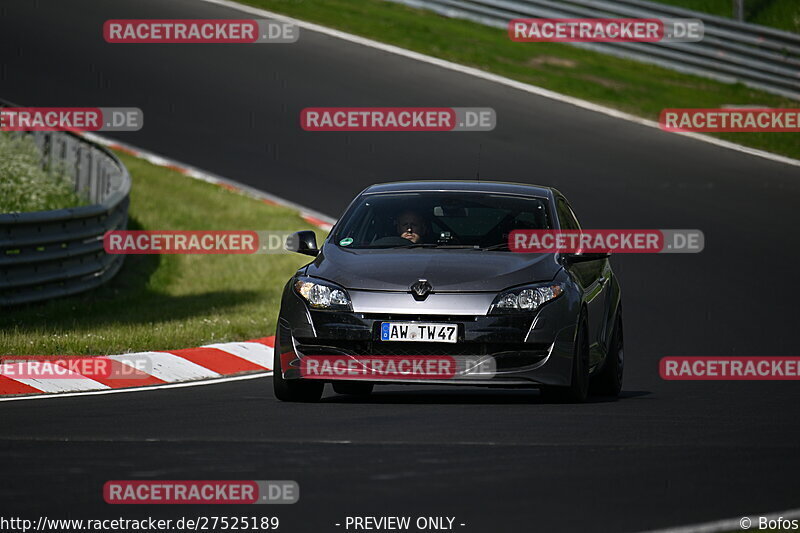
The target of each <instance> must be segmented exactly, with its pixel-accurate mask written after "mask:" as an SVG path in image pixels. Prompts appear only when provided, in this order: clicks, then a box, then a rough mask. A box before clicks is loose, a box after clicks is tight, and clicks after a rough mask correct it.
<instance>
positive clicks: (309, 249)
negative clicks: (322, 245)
mask: <svg viewBox="0 0 800 533" xmlns="http://www.w3.org/2000/svg"><path fill="white" fill-rule="evenodd" d="M286 249H287V250H289V251H290V252H297V253H299V254H305V255H310V256H312V257H316V256H317V255H319V248H317V236H316V235H315V234H314V232H313V231H310V230H305V231H298V232H296V233H292V235H290V236H289V238H288V239H287V240H286Z"/></svg>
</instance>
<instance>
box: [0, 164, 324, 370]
mask: <svg viewBox="0 0 800 533" xmlns="http://www.w3.org/2000/svg"><path fill="white" fill-rule="evenodd" d="M120 158H121V159H122V161H123V163H125V165H127V167H128V168H129V169H130V172H131V175H132V176H133V188H132V192H131V207H130V217H131V223H130V225H129V229H148V230H177V229H180V230H256V231H258V230H292V231H295V230H300V229H309V224H308V223H307V222H305V221H304V220H303V219H301V218H300V217H299V216H298V214H297V213H296V212H295V211H294V210H291V209H287V208H283V207H276V206H270V205H267V204H265V203H263V202H260V201H258V200H254V199H251V198H248V197H245V196H243V195H240V194H237V193H235V192H231V191H228V190H225V189H223V188H221V187H217V186H215V185H211V184H208V183H204V182H201V181H197V180H193V179H191V178H187V177H185V176H182V175H181V174H179V173H177V172H175V171H172V170H168V169H164V168H160V167H156V166H154V165H151V164H149V163H147V162H145V161H143V160H140V159H136V158H133V157H130V156H127V155H124V154H120ZM317 235H318V239H320V241H318V242H321V238H322V237H323V236H324V233H321V232H318V233H317ZM309 260H310V258H308V257H306V256H301V255H298V254H282V255H130V256H128V257H127V258H126V260H125V264H124V266H123V268H122V270H121V271H120V273H119V274H118V275H117V276H116V277H115V278H114V279H113V280H112V281H111V282H110V283H109V284H107V285H105V286H103V287H101V288H99V289H97V290H94V291H90V292H87V293H84V294H82V295H77V296H74V297H69V298H62V299H57V300H52V301H49V302H46V303H42V304H34V305H28V306H25V307H21V308H19V307H16V308H6V309H4V310H3V313H2V314H1V315H0V347H2V348H0V350H1V353H2V354H5V355H33V354H50V355H67V354H113V353H122V352H126V351H145V350H161V349H174V348H187V347H193V346H198V345H201V344H206V343H210V342H225V341H241V340H246V339H251V338H257V337H263V336H268V335H273V334H274V332H275V320H276V317H277V313H278V306H279V302H280V294H281V290H282V289H283V285H284V284H285V282H286V281H287V280H288V279H289V277H290V276H291V275H292V273H293V272H294V271H295V270H296V269H297V268H298V267H299V266H301V265H303V264H304V263H307V262H308V261H309Z"/></svg>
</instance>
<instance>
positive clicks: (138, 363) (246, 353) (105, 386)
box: [0, 337, 275, 396]
mask: <svg viewBox="0 0 800 533" xmlns="http://www.w3.org/2000/svg"><path fill="white" fill-rule="evenodd" d="M274 342H275V337H264V338H262V339H254V340H250V341H246V342H226V343H218V344H208V345H205V346H201V347H199V348H188V349H183V350H170V351H164V352H137V353H126V354H120V355H106V356H91V357H81V356H65V357H62V358H60V359H53V358H52V357H51V356H30V357H19V356H3V359H6V360H9V359H13V360H14V361H15V362H13V363H2V361H0V396H18V395H26V396H27V395H43V394H44V395H49V394H63V393H75V392H86V391H101V390H109V389H126V388H131V387H136V388H140V387H152V386H158V385H164V384H168V383H180V382H188V381H197V380H209V379H216V378H221V377H223V376H232V375H240V374H253V373H259V374H265V373H267V372H271V370H272V353H273V345H274ZM98 357H99V358H102V359H105V360H107V361H108V362H109V363H110V368H111V372H110V377H108V378H102V377H98V376H92V377H91V378H89V377H86V376H83V375H81V374H78V373H76V372H74V371H70V370H64V368H65V365H64V361H65V360H66V359H69V361H70V362H73V361H80V360H81V359H96V358H98ZM20 360H26V361H39V362H40V363H41V365H42V370H43V374H46V375H54V374H56V372H48V371H47V368H46V367H47V365H58V366H60V367H62V368H61V369H59V371H58V375H59V377H58V378H55V377H48V378H31V377H27V378H21V377H16V376H19V375H20V374H22V372H20V371H19V370H18V368H19V367H20V365H23V364H24V363H20V362H17V361H20ZM48 360H53V362H48ZM143 363H144V364H143ZM142 368H146V369H147V370H146V371H145V370H141V369H142ZM119 375H123V376H125V377H123V378H120V377H113V376H119Z"/></svg>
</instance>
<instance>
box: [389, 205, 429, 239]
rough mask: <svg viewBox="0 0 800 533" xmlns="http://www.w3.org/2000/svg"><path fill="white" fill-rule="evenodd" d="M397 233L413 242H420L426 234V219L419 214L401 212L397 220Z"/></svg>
mask: <svg viewBox="0 0 800 533" xmlns="http://www.w3.org/2000/svg"><path fill="white" fill-rule="evenodd" d="M395 226H396V228H397V233H398V234H399V235H400V236H401V237H403V238H404V239H408V240H409V241H411V242H413V243H415V244H416V243H418V242H419V241H420V239H422V236H423V235H425V221H424V220H422V217H420V216H419V215H418V214H416V213H413V212H407V213H403V214H401V215H400V216H399V217H397V220H395Z"/></svg>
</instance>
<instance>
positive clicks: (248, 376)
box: [0, 372, 272, 402]
mask: <svg viewBox="0 0 800 533" xmlns="http://www.w3.org/2000/svg"><path fill="white" fill-rule="evenodd" d="M271 375H272V372H259V373H257V374H244V375H241V376H230V377H220V378H214V379H204V380H201V381H186V382H183V383H165V384H163V385H149V386H147V387H131V388H130V389H108V390H97V391H87V392H68V393H62V394H35V395H31V396H8V397H0V402H15V401H19V400H48V399H53V398H72V397H74V396H96V395H99V394H117V393H128V392H143V391H152V390H159V389H178V388H181V387H200V386H203V385H216V384H218V383H228V382H231V381H243V380H246V379H257V378H266V377H269V376H271Z"/></svg>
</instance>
